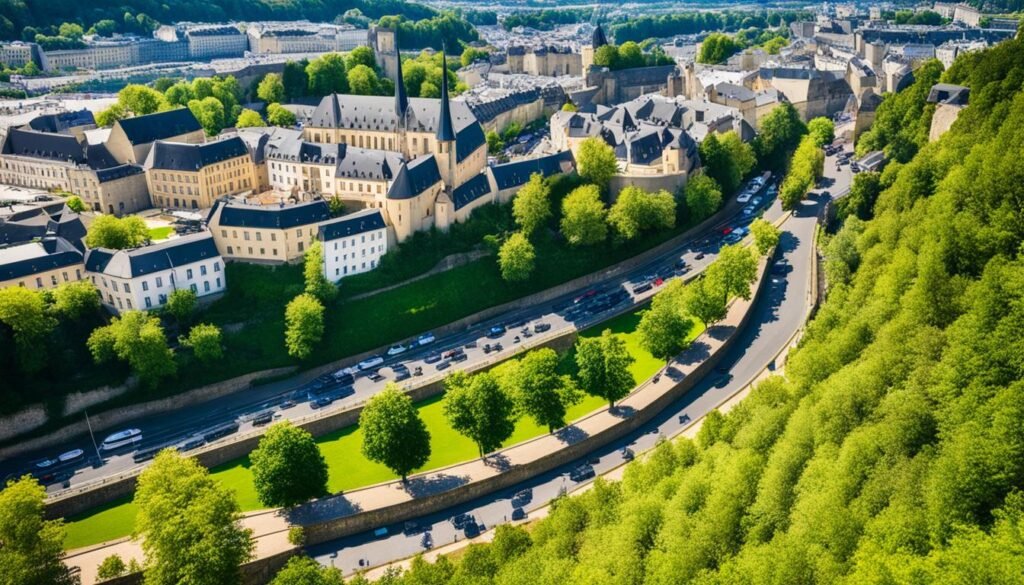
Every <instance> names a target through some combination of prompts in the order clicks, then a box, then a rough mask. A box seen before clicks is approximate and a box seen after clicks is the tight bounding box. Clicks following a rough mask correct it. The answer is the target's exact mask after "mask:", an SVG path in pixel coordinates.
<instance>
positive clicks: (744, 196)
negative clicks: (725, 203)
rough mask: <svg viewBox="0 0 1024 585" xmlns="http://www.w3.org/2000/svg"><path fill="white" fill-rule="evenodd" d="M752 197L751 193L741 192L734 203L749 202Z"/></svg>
mask: <svg viewBox="0 0 1024 585" xmlns="http://www.w3.org/2000/svg"><path fill="white" fill-rule="evenodd" d="M753 196H754V194H753V193H752V192H750V191H743V192H742V193H740V194H739V196H738V197H736V201H738V202H739V203H746V202H747V201H750V198H751V197H753Z"/></svg>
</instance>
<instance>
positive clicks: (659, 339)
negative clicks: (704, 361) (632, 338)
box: [637, 280, 690, 364]
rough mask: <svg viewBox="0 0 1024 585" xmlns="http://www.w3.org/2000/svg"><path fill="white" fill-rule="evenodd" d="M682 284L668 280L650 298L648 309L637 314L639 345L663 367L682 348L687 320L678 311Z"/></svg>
mask: <svg viewBox="0 0 1024 585" xmlns="http://www.w3.org/2000/svg"><path fill="white" fill-rule="evenodd" d="M682 293H683V284H682V282H681V281H678V280H675V281H672V282H670V283H669V284H668V286H666V287H665V288H664V289H663V290H662V291H661V292H659V293H658V294H656V295H654V298H653V299H651V307H650V308H649V309H647V310H646V311H643V312H642V313H641V317H640V323H639V324H638V325H637V332H638V333H639V334H640V344H641V345H642V346H643V347H644V349H646V350H647V351H649V352H651V355H653V356H654V357H656V358H658V359H660V360H664V361H665V363H666V364H667V363H668V362H669V360H671V359H672V358H673V357H674V356H676V355H677V354H678V353H679V352H681V351H683V350H684V349H685V348H686V345H687V343H688V341H687V339H686V337H687V336H688V335H689V333H690V320H689V319H687V318H686V317H685V316H684V315H683V311H682Z"/></svg>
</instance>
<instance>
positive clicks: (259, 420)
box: [252, 410, 274, 427]
mask: <svg viewBox="0 0 1024 585" xmlns="http://www.w3.org/2000/svg"><path fill="white" fill-rule="evenodd" d="M273 420H274V413H273V412H272V411H270V410H266V411H263V412H260V413H257V414H256V416H254V417H252V426H254V427H262V426H263V425H269V424H270V422H271V421H273Z"/></svg>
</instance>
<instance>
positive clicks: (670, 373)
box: [665, 366, 686, 382]
mask: <svg viewBox="0 0 1024 585" xmlns="http://www.w3.org/2000/svg"><path fill="white" fill-rule="evenodd" d="M665 376H667V377H668V379H669V380H672V381H673V382H679V381H681V380H682V379H683V378H685V377H686V374H685V373H683V371H682V370H680V369H679V368H677V367H675V366H669V367H667V368H665Z"/></svg>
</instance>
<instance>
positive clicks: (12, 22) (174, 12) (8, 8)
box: [0, 0, 438, 39]
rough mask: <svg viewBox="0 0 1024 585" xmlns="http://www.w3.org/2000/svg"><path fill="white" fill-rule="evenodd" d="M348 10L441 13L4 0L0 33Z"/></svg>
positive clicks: (285, 4)
mask: <svg viewBox="0 0 1024 585" xmlns="http://www.w3.org/2000/svg"><path fill="white" fill-rule="evenodd" d="M349 10H358V11H359V13H361V15H363V16H365V17H368V18H371V19H377V18H380V17H381V16H384V15H387V14H401V15H403V16H404V17H406V18H408V19H411V20H421V19H428V18H431V17H434V16H437V15H438V12H437V11H436V10H434V9H432V8H429V7H427V6H424V5H423V4H416V3H413V2H406V1H405V0H315V1H314V0H175V1H174V2H158V1H156V0H91V1H90V2H74V1H71V0H0V38H3V39H17V38H22V36H23V34H22V31H23V29H24V28H25V27H30V31H31V32H32V36H33V37H34V34H35V33H34V31H32V29H35V30H39V31H42V30H44V29H48V28H53V27H57V26H59V25H60V24H61V23H64V22H69V23H78V24H80V25H81V26H83V27H84V28H86V29H88V28H89V27H90V26H92V25H94V24H96V23H98V22H101V21H104V20H108V21H113V22H114V23H116V24H117V26H118V27H119V28H123V27H124V24H123V23H125V22H127V21H126V19H125V14H126V13H127V14H129V15H130V16H131V18H132V19H133V20H135V21H136V22H139V21H140V20H148V21H150V22H152V21H153V20H155V21H158V22H179V21H195V22H225V21H230V20H247V21H261V20H300V19H308V20H312V21H319V22H332V21H334V20H335V19H336V18H338V17H339V16H341V15H343V14H344V13H346V12H348V11H349ZM141 17H145V18H141ZM126 32H134V31H126Z"/></svg>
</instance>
